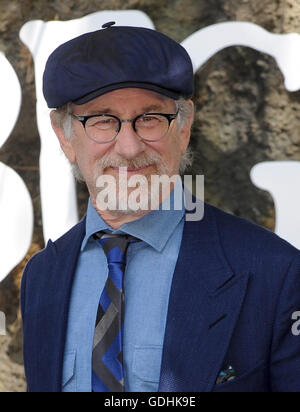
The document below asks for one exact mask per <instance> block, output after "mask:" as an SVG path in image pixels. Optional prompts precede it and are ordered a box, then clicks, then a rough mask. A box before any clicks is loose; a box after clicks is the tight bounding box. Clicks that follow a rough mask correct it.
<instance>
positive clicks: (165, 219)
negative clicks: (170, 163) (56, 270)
mask: <svg viewBox="0 0 300 412" xmlns="http://www.w3.org/2000/svg"><path fill="white" fill-rule="evenodd" d="M175 194H176V198H177V196H178V197H179V198H180V199H181V207H180V210H176V209H177V207H176V203H175ZM169 204H170V207H168V206H169ZM164 209H168V210H164ZM178 209H179V207H178ZM184 216H185V208H184V197H183V189H182V181H181V179H180V178H179V179H178V180H177V182H176V185H175V189H174V190H173V191H172V192H171V194H170V196H169V197H168V198H167V199H165V201H164V202H163V203H162V205H161V206H160V207H159V209H157V210H153V211H152V212H150V213H148V214H147V215H145V216H143V217H142V218H141V219H139V220H135V221H134V222H129V223H125V224H124V225H123V226H121V227H120V228H119V229H118V230H114V229H112V228H111V226H109V225H108V224H107V223H106V222H105V221H104V220H103V219H102V217H101V216H100V215H99V213H98V212H97V211H96V209H95V208H94V206H93V204H92V202H91V200H89V204H88V209H87V218H86V235H85V237H84V239H83V242H82V246H81V251H83V250H84V249H85V247H86V245H87V243H88V241H89V239H90V238H91V236H93V235H94V234H95V233H97V232H100V231H105V230H108V231H110V232H111V233H114V234H124V233H126V234H129V235H131V236H134V237H137V238H139V239H141V240H142V241H144V242H146V243H148V244H149V245H150V246H152V247H153V248H154V249H156V250H157V251H159V252H160V251H161V250H162V249H163V248H164V247H165V245H166V243H167V241H168V239H169V238H170V237H171V235H172V233H173V232H174V230H175V228H176V227H177V225H178V224H179V223H180V222H181V220H182V219H183V217H184Z"/></svg>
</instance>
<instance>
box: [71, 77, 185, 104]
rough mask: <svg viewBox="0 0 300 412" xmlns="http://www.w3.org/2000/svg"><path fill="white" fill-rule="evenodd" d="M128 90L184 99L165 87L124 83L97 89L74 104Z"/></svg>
mask: <svg viewBox="0 0 300 412" xmlns="http://www.w3.org/2000/svg"><path fill="white" fill-rule="evenodd" d="M127 88H137V89H147V90H151V91H153V92H156V93H159V94H162V95H164V96H166V97H169V98H171V99H174V100H178V99H179V98H180V97H182V95H180V94H179V93H176V92H174V91H173V90H168V89H165V88H163V87H160V86H157V85H155V84H151V83H139V82H123V83H115V84H110V85H109V86H106V87H102V88H101V89H97V90H95V91H93V92H91V93H89V94H87V95H85V96H83V97H80V98H79V99H76V100H74V101H73V103H74V104H77V105H81V104H85V103H88V102H90V101H91V100H93V99H96V98H97V97H99V96H102V95H103V94H106V93H109V92H112V91H113V90H118V89H127Z"/></svg>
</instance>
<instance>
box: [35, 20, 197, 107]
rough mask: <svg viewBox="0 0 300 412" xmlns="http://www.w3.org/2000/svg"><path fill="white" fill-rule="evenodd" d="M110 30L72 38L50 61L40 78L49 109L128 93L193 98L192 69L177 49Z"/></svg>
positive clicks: (147, 36) (156, 35)
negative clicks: (141, 91)
mask: <svg viewBox="0 0 300 412" xmlns="http://www.w3.org/2000/svg"><path fill="white" fill-rule="evenodd" d="M113 24H114V22H111V23H107V24H106V25H104V26H103V27H105V28H104V29H102V30H98V31H95V32H91V33H86V34H84V35H82V36H79V37H76V38H75V39H73V40H70V41H68V42H67V43H64V44H62V45H61V46H59V47H58V48H57V49H56V50H55V51H54V52H53V53H52V54H51V55H50V57H49V59H48V61H47V64H46V68H45V71H44V76H43V92H44V96H45V99H46V101H47V104H48V107H49V108H58V107H60V106H63V105H64V104H66V103H69V102H73V103H75V104H84V103H87V102H88V101H90V100H92V99H95V98H96V97H98V96H101V95H103V94H105V93H108V92H110V91H112V90H116V89H122V88H126V87H137V88H142V89H148V90H152V91H156V92H158V93H161V94H163V95H165V96H168V97H170V98H173V99H175V100H177V99H178V98H179V97H186V98H187V97H191V96H192V95H193V80H194V76H193V65H192V62H191V59H190V57H189V55H188V53H187V51H186V50H185V49H184V48H183V47H182V46H181V45H180V44H179V43H177V42H176V41H174V40H172V39H170V38H169V37H167V36H166V35H164V34H162V33H160V32H158V31H156V30H151V29H146V28H141V27H127V26H113Z"/></svg>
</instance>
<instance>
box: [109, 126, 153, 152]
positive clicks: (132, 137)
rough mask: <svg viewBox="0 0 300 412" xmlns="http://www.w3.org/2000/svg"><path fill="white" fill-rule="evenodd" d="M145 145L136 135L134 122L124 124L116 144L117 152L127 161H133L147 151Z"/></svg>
mask: <svg viewBox="0 0 300 412" xmlns="http://www.w3.org/2000/svg"><path fill="white" fill-rule="evenodd" d="M145 146H146V145H145V143H144V142H143V140H142V139H141V138H140V137H139V136H138V135H137V134H136V132H135V131H134V129H133V127H132V122H122V126H121V130H120V132H119V134H118V136H117V139H116V143H115V147H114V149H115V152H116V153H117V154H118V155H120V156H122V157H123V158H125V159H128V160H132V159H134V158H136V157H137V156H138V155H139V154H141V153H142V152H143V151H144V150H145Z"/></svg>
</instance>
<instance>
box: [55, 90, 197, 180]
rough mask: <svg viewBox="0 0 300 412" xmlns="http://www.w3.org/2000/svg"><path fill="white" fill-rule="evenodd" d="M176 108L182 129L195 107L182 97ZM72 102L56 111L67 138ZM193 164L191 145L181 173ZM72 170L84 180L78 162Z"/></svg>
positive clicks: (68, 136)
mask: <svg viewBox="0 0 300 412" xmlns="http://www.w3.org/2000/svg"><path fill="white" fill-rule="evenodd" d="M175 104H176V110H178V112H179V113H178V124H179V129H180V130H181V129H182V128H183V127H184V126H185V125H186V124H187V122H188V121H189V118H190V117H191V116H192V115H193V109H192V107H191V105H190V104H189V103H188V102H187V100H186V99H185V98H183V97H182V98H180V99H179V100H176V101H175ZM71 114H72V103H71V102H70V103H67V104H65V105H64V106H61V107H59V108H57V109H56V110H55V111H54V122H55V123H56V125H57V126H58V127H60V128H61V129H63V131H64V134H65V136H66V138H67V139H72V133H73V123H72V117H71V116H70V115H71ZM192 164H193V152H192V150H191V148H190V147H188V148H187V150H186V152H185V154H184V155H183V156H182V159H181V163H180V168H179V173H180V174H181V175H183V174H184V172H185V170H186V169H187V168H190V167H191V166H192ZM71 166H72V172H73V175H74V177H75V179H76V180H78V181H79V182H84V178H83V176H82V174H81V172H80V169H79V167H78V165H77V164H72V165H71Z"/></svg>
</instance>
